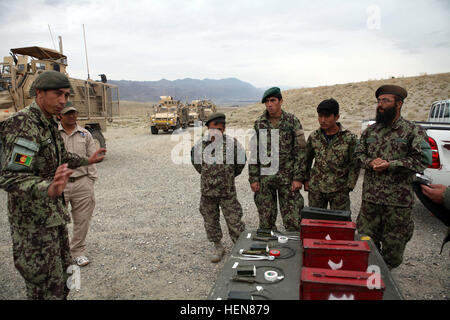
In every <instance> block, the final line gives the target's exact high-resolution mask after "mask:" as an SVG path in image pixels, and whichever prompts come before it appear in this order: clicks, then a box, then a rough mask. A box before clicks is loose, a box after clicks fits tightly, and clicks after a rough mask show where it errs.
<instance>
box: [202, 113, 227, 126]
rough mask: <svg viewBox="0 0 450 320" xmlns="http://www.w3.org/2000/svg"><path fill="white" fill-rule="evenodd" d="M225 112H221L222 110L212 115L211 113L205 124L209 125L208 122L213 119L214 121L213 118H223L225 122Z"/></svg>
mask: <svg viewBox="0 0 450 320" xmlns="http://www.w3.org/2000/svg"><path fill="white" fill-rule="evenodd" d="M225 118H226V117H225V114H223V113H221V112H216V113H213V114H212V115H210V116H209V117H208V119H206V122H205V126H207V125H208V123H210V122H211V121H213V120H216V121H217V120H219V119H222V121H223V122H224V123H225Z"/></svg>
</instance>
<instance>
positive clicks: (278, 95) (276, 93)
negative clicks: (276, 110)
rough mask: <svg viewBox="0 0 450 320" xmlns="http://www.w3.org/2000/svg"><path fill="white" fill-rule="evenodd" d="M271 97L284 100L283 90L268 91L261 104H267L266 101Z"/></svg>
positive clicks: (276, 88)
mask: <svg viewBox="0 0 450 320" xmlns="http://www.w3.org/2000/svg"><path fill="white" fill-rule="evenodd" d="M269 97H276V98H278V99H282V98H283V97H282V96H281V90H280V88H278V87H272V88H270V89H267V90H266V91H265V92H264V94H263V97H262V99H261V103H264V102H266V99H267V98H269Z"/></svg>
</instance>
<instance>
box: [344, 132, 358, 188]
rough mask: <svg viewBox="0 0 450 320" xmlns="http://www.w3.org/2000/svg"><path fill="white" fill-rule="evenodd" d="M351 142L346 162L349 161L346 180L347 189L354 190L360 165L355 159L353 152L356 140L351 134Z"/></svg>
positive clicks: (356, 143)
mask: <svg viewBox="0 0 450 320" xmlns="http://www.w3.org/2000/svg"><path fill="white" fill-rule="evenodd" d="M351 136H352V137H351V140H350V143H349V148H348V160H349V163H350V165H349V172H348V179H347V187H348V188H349V190H353V189H354V188H355V185H356V182H357V181H358V177H359V171H360V168H361V164H360V162H359V161H358V159H357V158H356V157H355V151H356V148H357V145H358V138H357V137H356V135H354V134H351Z"/></svg>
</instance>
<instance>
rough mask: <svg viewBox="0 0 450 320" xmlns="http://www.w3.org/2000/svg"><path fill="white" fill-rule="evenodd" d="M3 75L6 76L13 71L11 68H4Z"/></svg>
mask: <svg viewBox="0 0 450 320" xmlns="http://www.w3.org/2000/svg"><path fill="white" fill-rule="evenodd" d="M2 73H4V74H9V73H11V69H10V66H8V65H7V66H3V70H2Z"/></svg>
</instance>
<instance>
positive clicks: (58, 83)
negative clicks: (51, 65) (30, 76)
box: [30, 70, 71, 96]
mask: <svg viewBox="0 0 450 320" xmlns="http://www.w3.org/2000/svg"><path fill="white" fill-rule="evenodd" d="M62 88H71V85H70V81H69V78H68V77H67V76H66V75H65V74H64V73H61V72H58V71H53V70H49V71H45V72H42V73H41V74H40V75H38V76H37V77H36V79H35V80H34V81H33V84H32V85H31V89H30V95H32V96H33V95H35V91H34V89H40V90H55V89H62Z"/></svg>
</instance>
